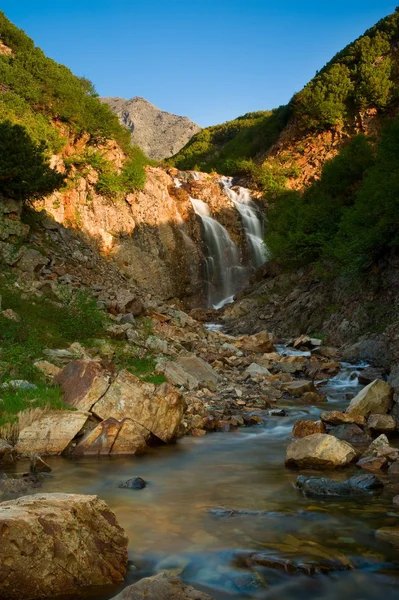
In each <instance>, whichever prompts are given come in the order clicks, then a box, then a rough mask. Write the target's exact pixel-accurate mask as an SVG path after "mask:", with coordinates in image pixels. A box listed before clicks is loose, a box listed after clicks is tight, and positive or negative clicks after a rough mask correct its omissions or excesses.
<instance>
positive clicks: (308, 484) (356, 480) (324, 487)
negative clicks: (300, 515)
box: [296, 474, 384, 497]
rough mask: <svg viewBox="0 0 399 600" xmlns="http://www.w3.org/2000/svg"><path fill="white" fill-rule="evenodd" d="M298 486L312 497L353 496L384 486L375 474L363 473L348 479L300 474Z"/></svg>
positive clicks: (306, 494)
mask: <svg viewBox="0 0 399 600" xmlns="http://www.w3.org/2000/svg"><path fill="white" fill-rule="evenodd" d="M296 487H297V488H298V489H299V490H301V492H302V493H303V494H304V495H305V496H310V497H337V496H338V497H351V496H358V495H360V494H369V493H373V492H376V491H381V490H382V488H383V487H384V486H383V484H382V483H381V481H380V480H379V479H377V477H375V476H374V475H369V474H361V475H354V476H353V477H351V478H350V479H348V480H347V481H334V480H332V479H329V478H328V477H307V476H306V475H300V476H299V477H298V478H297V480H296Z"/></svg>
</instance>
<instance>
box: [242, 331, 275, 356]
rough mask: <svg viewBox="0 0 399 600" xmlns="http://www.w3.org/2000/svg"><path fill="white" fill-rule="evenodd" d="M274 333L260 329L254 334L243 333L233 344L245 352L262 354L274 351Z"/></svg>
mask: <svg viewBox="0 0 399 600" xmlns="http://www.w3.org/2000/svg"><path fill="white" fill-rule="evenodd" d="M274 342H275V339H274V335H273V334H272V333H269V332H268V331H260V332H259V333H255V335H243V336H241V337H239V338H237V341H236V343H235V345H236V346H237V347H238V348H240V349H241V350H245V351H246V352H253V353H254V354H257V353H259V354H264V353H265V352H274Z"/></svg>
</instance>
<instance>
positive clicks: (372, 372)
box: [358, 367, 384, 385]
mask: <svg viewBox="0 0 399 600" xmlns="http://www.w3.org/2000/svg"><path fill="white" fill-rule="evenodd" d="M383 378H384V369H378V368H376V367H366V369H363V371H360V373H359V375H358V380H359V383H361V384H362V385H368V384H369V383H372V382H373V381H375V380H376V379H383Z"/></svg>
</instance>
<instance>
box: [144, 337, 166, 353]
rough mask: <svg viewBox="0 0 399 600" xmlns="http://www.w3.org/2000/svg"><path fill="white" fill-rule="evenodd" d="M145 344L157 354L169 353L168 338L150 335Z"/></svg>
mask: <svg viewBox="0 0 399 600" xmlns="http://www.w3.org/2000/svg"><path fill="white" fill-rule="evenodd" d="M145 346H146V348H148V349H149V350H152V351H153V352H156V353H157V354H169V348H168V343H167V341H166V340H161V339H160V338H158V337H156V336H155V335H150V336H149V337H148V338H147V339H146V341H145Z"/></svg>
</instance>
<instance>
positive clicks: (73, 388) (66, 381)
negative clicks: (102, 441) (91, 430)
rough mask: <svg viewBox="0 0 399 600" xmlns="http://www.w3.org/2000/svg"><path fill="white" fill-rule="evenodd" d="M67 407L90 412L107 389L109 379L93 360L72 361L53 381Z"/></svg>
mask: <svg viewBox="0 0 399 600" xmlns="http://www.w3.org/2000/svg"><path fill="white" fill-rule="evenodd" d="M54 381H55V383H57V384H58V385H59V386H60V388H61V389H62V391H63V393H64V400H65V402H66V403H67V404H69V406H73V407H74V408H78V409H79V410H86V411H87V410H90V409H91V408H92V406H93V405H94V404H95V403H96V402H97V401H98V400H99V399H100V398H102V396H103V395H104V394H105V392H106V391H107V389H108V388H109V385H110V384H109V377H108V376H107V375H106V374H105V373H104V371H103V369H102V367H101V365H100V364H99V363H98V362H95V361H94V360H73V361H71V362H70V363H69V364H68V365H67V366H66V367H64V368H63V369H62V371H60V372H59V374H58V375H57V376H56V377H55V379H54Z"/></svg>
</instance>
